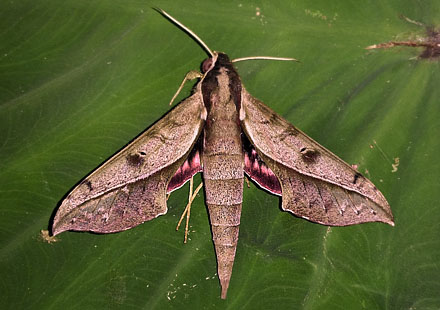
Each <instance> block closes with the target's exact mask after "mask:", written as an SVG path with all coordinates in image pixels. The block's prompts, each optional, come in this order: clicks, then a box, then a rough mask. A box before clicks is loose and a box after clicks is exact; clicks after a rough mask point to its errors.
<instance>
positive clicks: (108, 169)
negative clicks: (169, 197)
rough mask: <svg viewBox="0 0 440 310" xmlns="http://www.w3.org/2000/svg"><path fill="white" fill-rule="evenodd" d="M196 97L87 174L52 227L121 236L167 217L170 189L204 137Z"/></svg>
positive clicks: (59, 229)
mask: <svg viewBox="0 0 440 310" xmlns="http://www.w3.org/2000/svg"><path fill="white" fill-rule="evenodd" d="M205 113H206V112H204V106H203V104H202V100H201V97H200V95H199V94H198V93H195V94H194V95H192V96H191V97H189V98H188V99H186V100H184V101H183V102H182V103H181V104H179V105H178V106H176V107H175V108H174V109H173V110H171V111H170V112H169V113H168V114H166V115H165V116H164V117H163V118H162V119H160V120H159V121H158V122H157V123H156V124H154V125H153V126H151V127H150V128H149V129H148V130H146V131H145V132H144V133H142V134H141V135H140V136H139V137H138V138H137V139H135V140H134V141H133V142H131V143H130V144H128V145H127V146H126V147H125V148H124V149H122V150H121V151H120V152H119V153H117V154H116V155H114V156H113V157H111V158H110V159H109V160H107V161H106V162H105V163H104V164H103V165H102V166H100V167H99V168H98V169H96V170H95V171H94V172H92V173H91V174H90V175H89V176H87V177H86V178H85V179H84V180H83V181H82V182H80V183H79V185H78V186H76V187H75V188H74V189H73V190H72V192H70V193H69V195H68V196H67V197H66V199H65V200H64V201H63V202H62V203H61V205H60V207H59V209H58V211H57V213H56V215H55V218H54V223H53V227H52V233H53V234H54V235H56V234H59V233H60V232H63V231H66V230H77V231H94V232H99V233H109V232H117V231H122V230H126V229H129V228H132V227H134V226H136V225H139V224H141V223H143V222H145V221H148V220H151V219H153V218H155V217H157V216H159V215H161V214H165V213H166V211H167V208H166V192H167V186H168V183H169V182H170V180H171V178H172V177H173V175H174V174H175V172H176V171H177V169H178V168H179V167H180V166H181V165H182V163H183V162H184V161H185V159H186V157H187V156H188V154H189V152H190V151H191V149H192V147H193V145H194V143H195V142H196V140H197V138H198V136H199V135H200V132H201V129H202V126H203V122H204V120H203V118H202V117H203V115H204V114H205Z"/></svg>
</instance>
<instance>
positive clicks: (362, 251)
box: [0, 0, 440, 309]
mask: <svg viewBox="0 0 440 310" xmlns="http://www.w3.org/2000/svg"><path fill="white" fill-rule="evenodd" d="M152 7H160V8H162V9H164V10H166V11H167V12H169V13H170V14H171V15H173V16H174V17H175V18H177V19H178V20H179V21H181V22H182V23H184V24H185V25H187V26H188V27H190V28H191V29H192V30H193V31H194V32H195V33H197V34H198V35H199V36H200V37H201V38H202V39H203V40H204V41H205V42H206V43H207V44H208V45H209V46H210V47H211V49H214V50H219V51H224V52H227V53H228V54H229V55H230V56H231V57H232V58H237V57H243V56H252V55H270V56H285V57H295V58H297V59H299V60H300V61H301V63H299V64H298V63H287V62H275V61H248V62H243V63H238V64H237V69H238V71H239V72H240V74H241V78H242V81H243V83H244V84H245V85H246V88H247V89H248V91H249V92H250V93H251V94H253V95H254V96H255V97H257V98H259V99H261V100H262V101H263V102H264V103H266V104H267V105H268V106H270V107H271V108H273V109H274V110H275V111H277V112H278V113H279V114H281V115H283V116H284V117H285V118H287V119H288V120H289V121H291V122H292V123H293V124H295V125H296V126H297V127H299V128H301V129H302V130H303V131H305V132H306V133H307V134H309V135H310V136H311V137H313V138H314V139H315V140H317V141H318V142H319V143H321V144H322V145H324V146H325V147H327V148H329V149H330V150H332V151H333V152H334V153H336V154H337V155H339V156H340V157H341V158H342V159H344V160H345V161H347V162H349V163H353V164H357V165H358V167H359V170H360V171H361V172H362V173H364V174H365V175H366V176H368V177H369V178H370V179H371V180H372V181H373V182H374V183H375V184H376V185H377V187H378V188H379V189H380V190H381V191H382V192H383V193H384V195H385V197H387V199H388V201H389V203H390V205H391V207H392V210H393V213H394V216H395V222H396V226H395V227H390V226H387V225H384V224H380V223H370V224H363V225H357V226H352V227H339V228H328V227H325V226H321V225H318V224H313V223H310V222H307V221H305V220H303V219H299V218H296V217H294V216H292V215H291V214H288V213H286V212H281V211H280V208H279V205H280V200H279V198H278V197H275V196H272V195H269V194H268V193H266V192H264V191H262V190H260V189H258V188H256V187H255V186H254V185H253V184H251V187H250V188H249V189H248V188H246V187H245V189H244V203H243V215H242V220H241V223H242V224H241V227H240V239H239V245H238V249H237V256H236V261H235V265H234V270H233V274H232V280H231V284H230V287H229V292H228V298H227V299H226V300H221V299H220V285H219V281H218V278H217V275H216V260H215V253H214V247H213V244H212V241H211V232H210V227H209V221H208V216H207V211H206V208H205V206H204V200H203V194H201V195H200V197H198V198H197V199H196V202H195V204H194V206H193V209H192V211H191V214H192V217H191V229H190V239H191V240H190V241H189V243H188V244H186V245H183V244H182V240H183V232H182V231H180V232H175V225H176V223H177V220H178V218H179V216H180V214H181V212H182V211H183V208H184V205H185V204H186V199H187V187H184V188H183V189H181V190H179V191H177V192H175V193H173V195H172V196H171V198H170V199H169V201H168V205H169V212H168V214H167V215H165V216H161V217H159V218H157V219H155V220H154V221H151V222H148V223H145V224H142V225H140V226H138V227H136V228H134V229H132V230H129V231H126V232H122V233H118V234H110V235H96V234H90V233H73V232H66V233H63V234H61V235H60V236H59V239H60V240H59V241H58V242H55V243H51V244H49V243H46V242H44V241H43V239H42V238H41V237H40V230H42V229H48V227H49V224H50V219H51V217H52V216H53V214H54V212H55V210H56V206H57V204H58V203H59V202H60V201H61V200H62V198H63V197H64V196H65V195H66V194H67V193H68V192H69V190H70V189H71V188H72V187H73V186H74V185H75V184H76V183H78V182H79V181H80V180H81V179H82V178H83V177H85V176H86V175H87V174H88V173H89V172H91V171H92V170H93V169H94V168H95V167H96V166H98V165H99V164H100V163H102V162H103V161H104V160H105V159H107V158H108V157H110V156H111V155H112V154H114V153H115V152H116V151H117V150H118V149H120V148H121V147H123V146H124V145H125V144H127V143H128V142H129V141H130V140H131V139H132V138H133V137H135V136H136V135H137V134H139V133H140V132H141V131H142V130H143V129H145V128H146V127H148V126H150V125H151V124H152V123H154V122H155V121H156V120H158V119H159V118H160V117H161V116H162V115H163V114H164V113H166V112H167V111H168V110H169V106H168V102H169V100H170V98H171V97H172V95H173V94H174V92H175V91H176V89H177V87H178V85H179V83H180V82H181V80H182V78H183V77H184V75H185V73H186V72H187V71H189V70H193V69H197V68H199V66H200V63H201V62H202V61H203V59H205V58H206V57H207V56H206V54H205V53H204V51H203V50H202V49H201V48H200V47H199V46H198V45H197V44H195V42H194V41H193V40H192V39H191V38H189V37H188V35H186V34H185V33H184V32H182V31H181V30H180V29H178V28H177V27H176V26H175V25H173V24H171V23H170V22H169V21H167V20H166V19H164V18H163V17H162V16H161V15H160V14H158V13H157V12H156V11H154V10H153V9H152ZM438 12H440V2H439V1H435V0H427V1H423V2H417V3H416V2H414V1H410V0H403V1H400V0H399V1H397V0H394V1H386V2H384V1H378V0H371V1H366V2H365V1H364V2H359V1H358V2H354V1H337V2H335V1H323V0H320V1H312V2H308V1H287V0H284V1H283V0H279V1H266V2H264V1H248V2H236V1H211V0H210V1H194V2H192V3H189V2H187V1H185V2H183V1H182V2H180V3H179V2H177V1H165V0H162V1H161V0H158V1H156V2H154V3H152V2H150V1H103V0H101V1H71V0H66V1H62V2H60V1H54V0H48V1H29V0H28V1H26V0H19V1H3V2H2V3H1V4H0V17H1V18H0V41H1V42H2V44H1V45H0V68H1V70H0V83H1V84H0V85H1V91H0V171H1V172H0V212H1V213H0V215H1V217H0V223H1V235H0V242H1V243H0V279H1V280H0V283H1V284H0V291H1V292H2V293H1V297H0V304H1V305H2V308H4V309H102V308H104V309H169V308H175V309H184V308H193V309H205V308H206V309H208V308H209V309H212V308H219V309H221V308H230V309H271V308H277V309H285V308H289V309H438V308H440V295H439V292H440V282H439V281H438V280H439V279H440V264H439V258H440V238H439V236H440V229H439V227H440V226H439V224H438V223H439V222H440V211H439V210H440V208H439V206H438V204H439V201H440V191H439V185H440V182H439V175H440V164H439V161H438V154H440V142H439V141H440V140H439V135H440V126H439V121H438V118H439V116H440V104H439V99H438V98H440V93H439V85H440V70H439V62H438V60H423V59H417V55H419V54H420V52H421V51H422V50H421V49H420V48H410V47H396V48H392V49H386V50H381V49H377V50H369V51H367V50H365V49H364V48H365V47H367V46H369V45H372V44H377V43H383V42H387V41H391V40H400V41H403V40H410V39H416V38H419V37H423V36H425V35H426V33H425V28H424V27H422V26H418V25H416V24H414V23H410V22H408V21H406V20H405V19H402V18H399V16H400V15H404V16H406V17H408V18H409V19H411V20H415V21H419V22H422V23H424V24H426V25H428V26H434V27H438V26H439V25H438V21H439V17H440V16H439V15H438ZM190 91H191V86H190V85H188V86H186V87H185V88H184V90H183V92H182V94H181V95H180V96H179V100H181V99H183V98H184V97H186V96H188V95H189V94H190ZM397 162H398V163H399V165H398V166H397V167H396V169H397V171H394V172H392V171H393V170H396V169H393V166H392V165H393V164H397ZM198 182H200V178H198V179H197V180H196V183H198Z"/></svg>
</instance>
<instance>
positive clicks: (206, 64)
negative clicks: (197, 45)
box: [202, 58, 212, 73]
mask: <svg viewBox="0 0 440 310" xmlns="http://www.w3.org/2000/svg"><path fill="white" fill-rule="evenodd" d="M211 66H212V58H207V59H205V60H204V61H203V63H202V72H203V73H205V72H207V71H208V70H209V69H210V68H211Z"/></svg>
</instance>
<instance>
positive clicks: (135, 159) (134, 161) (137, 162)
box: [126, 154, 144, 167]
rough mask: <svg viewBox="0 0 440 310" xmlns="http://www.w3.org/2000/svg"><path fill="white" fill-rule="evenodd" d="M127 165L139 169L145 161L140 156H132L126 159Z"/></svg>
mask: <svg viewBox="0 0 440 310" xmlns="http://www.w3.org/2000/svg"><path fill="white" fill-rule="evenodd" d="M126 159H127V163H128V164H129V165H130V166H133V167H139V166H141V165H142V164H143V162H144V159H143V158H142V156H141V155H139V154H130V155H127V157H126Z"/></svg>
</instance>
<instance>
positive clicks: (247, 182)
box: [244, 177, 251, 188]
mask: <svg viewBox="0 0 440 310" xmlns="http://www.w3.org/2000/svg"><path fill="white" fill-rule="evenodd" d="M244 180H245V181H246V184H247V188H251V184H250V183H249V178H248V177H246V178H244Z"/></svg>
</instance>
